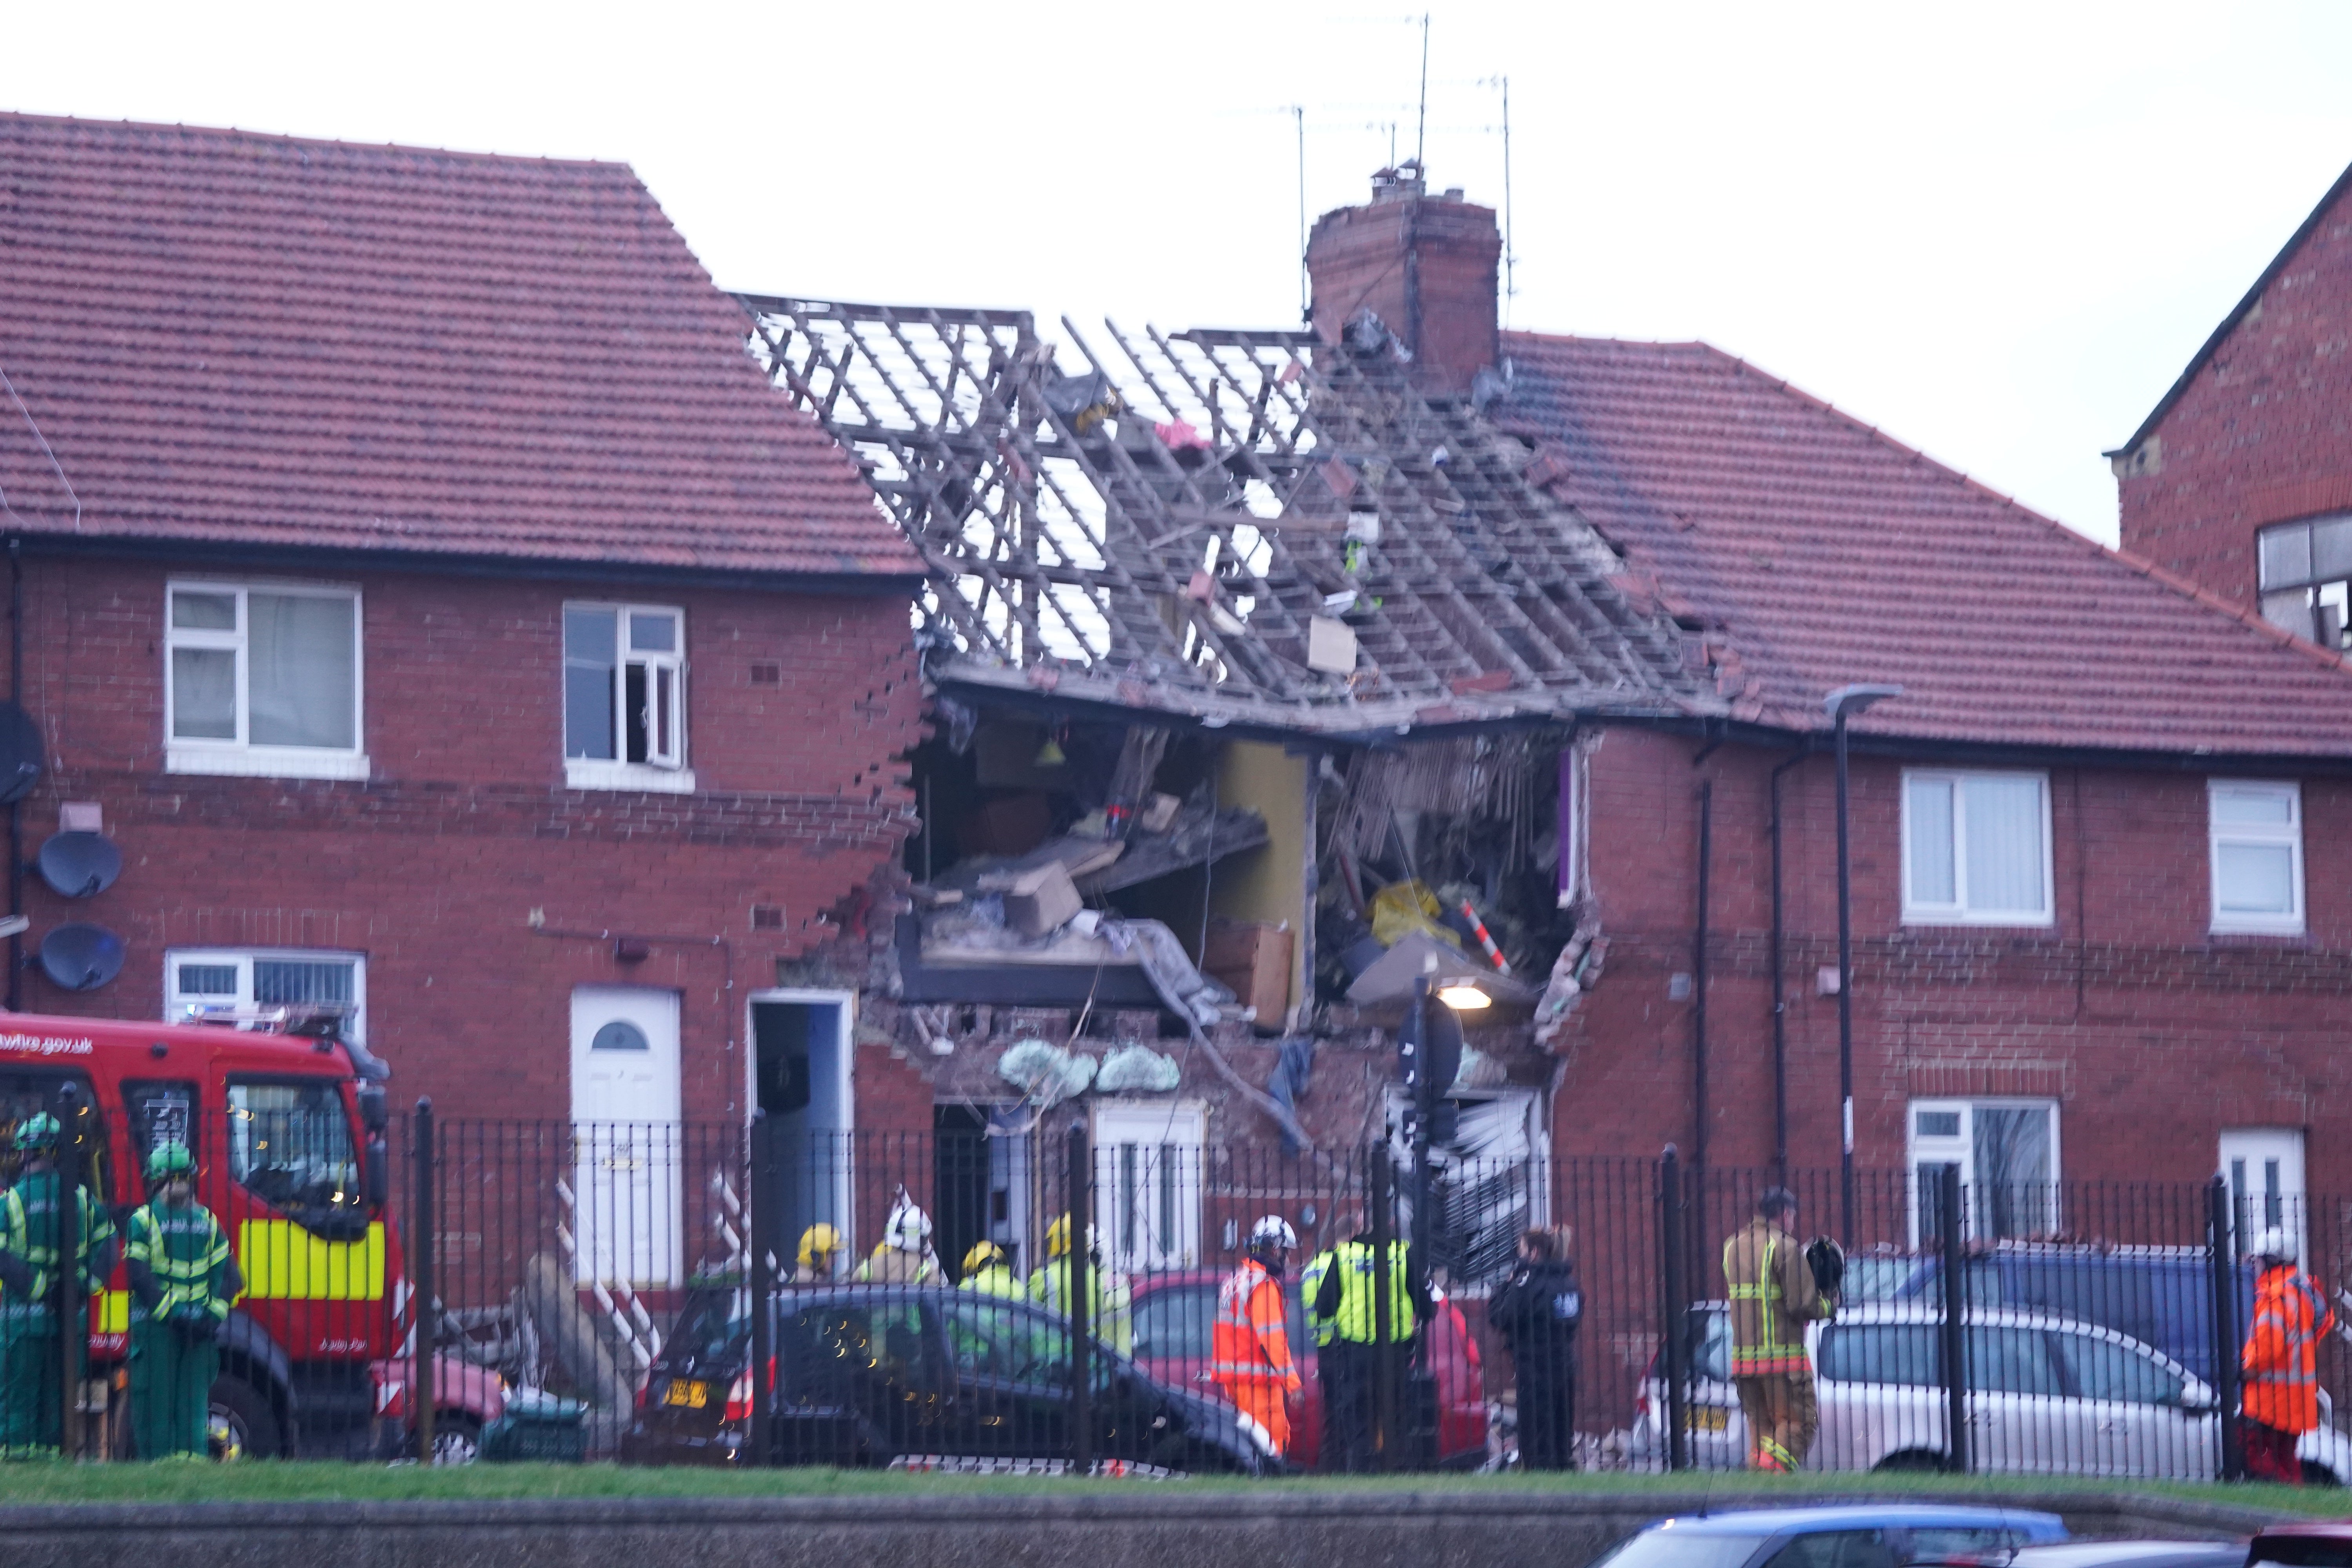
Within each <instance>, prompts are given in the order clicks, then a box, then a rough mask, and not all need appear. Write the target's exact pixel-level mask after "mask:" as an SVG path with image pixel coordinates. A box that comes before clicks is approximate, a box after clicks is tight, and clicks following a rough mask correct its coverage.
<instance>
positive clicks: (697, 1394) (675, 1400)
mask: <svg viewBox="0 0 2352 1568" xmlns="http://www.w3.org/2000/svg"><path fill="white" fill-rule="evenodd" d="M662 1403H663V1404H664V1405H681V1406H683V1407H685V1408H686V1409H688V1410H699V1409H701V1408H702V1407H703V1406H704V1405H709V1403H710V1385H709V1384H707V1383H698V1382H694V1381H690V1380H688V1379H686V1378H679V1379H677V1380H676V1381H675V1382H673V1383H672V1384H670V1385H669V1391H668V1392H667V1393H666V1394H663V1395H662Z"/></svg>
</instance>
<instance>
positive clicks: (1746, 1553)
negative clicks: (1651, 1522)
mask: <svg viewBox="0 0 2352 1568" xmlns="http://www.w3.org/2000/svg"><path fill="white" fill-rule="evenodd" d="M1770 1539H1771V1538H1770V1537H1769V1536H1767V1535H1761V1534H1758V1535H1718V1534H1717V1533H1715V1532H1714V1531H1697V1530H1676V1529H1675V1528H1674V1526H1672V1525H1661V1526H1657V1527H1655V1528H1653V1529H1650V1530H1645V1531H1642V1533H1641V1534H1639V1535H1636V1536H1634V1537H1633V1538H1632V1539H1631V1540H1629V1541H1624V1542H1620V1543H1619V1544H1618V1546H1617V1548H1616V1550H1614V1551H1612V1552H1608V1553H1606V1554H1605V1555H1603V1556H1601V1558H1599V1559H1597V1560H1596V1561H1595V1562H1594V1563H1593V1564H1592V1568H1601V1564H1603V1563H1606V1564H1607V1565H1608V1568H1744V1565H1745V1564H1746V1563H1747V1562H1748V1559H1749V1558H1751V1557H1753V1556H1755V1555H1756V1552H1757V1551H1758V1549H1759V1548H1760V1547H1761V1546H1762V1545H1763V1544H1764V1543H1765V1542H1767V1541H1769V1540H1770Z"/></svg>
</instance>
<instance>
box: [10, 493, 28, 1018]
mask: <svg viewBox="0 0 2352 1568" xmlns="http://www.w3.org/2000/svg"><path fill="white" fill-rule="evenodd" d="M8 700H9V701H11V702H14V703H16V704H17V705H18V706H19V707H22V706H23V704H24V700H25V563H24V560H23V557H22V556H21V554H20V553H19V552H18V549H17V540H16V536H15V535H13V534H11V535H10V536H9V539H8ZM8 912H9V913H10V914H11V915H21V914H23V913H24V912H25V803H24V802H23V801H22V800H12V801H10V802H9V803H8ZM24 1010H25V936H24V933H23V932H22V931H19V932H17V933H16V935H14V936H11V937H10V938H9V939H8V1011H10V1012H11V1013H21V1012H23V1011H24Z"/></svg>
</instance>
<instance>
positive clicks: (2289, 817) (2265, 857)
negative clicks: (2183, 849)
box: [2206, 779, 2303, 936]
mask: <svg viewBox="0 0 2352 1568" xmlns="http://www.w3.org/2000/svg"><path fill="white" fill-rule="evenodd" d="M2206 801H2207V813H2208V815H2207V837H2208V839H2209V841H2210V849H2211V854H2210V861H2209V863H2210V866H2211V868H2212V878H2211V881H2212V887H2213V929H2214V930H2215V931H2269V932H2274V933H2279V934H2284V935H2288V936H2299V935H2301V934H2302V933H2303V790H2302V787H2301V786H2300V785H2298V784H2292V783H2289V784H2272V783H2265V782H2256V781H2252V780H2241V779H2214V780H2213V781H2211V782H2210V784H2207V785H2206Z"/></svg>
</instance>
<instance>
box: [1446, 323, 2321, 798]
mask: <svg viewBox="0 0 2352 1568" xmlns="http://www.w3.org/2000/svg"><path fill="white" fill-rule="evenodd" d="M1503 352H1504V353H1505V354H1506V355H1507V356H1508V357H1509V359H1510V360H1511V362H1512V366H1513V370H1514V378H1513V382H1512V387H1511V391H1510V394H1509V395H1508V396H1507V398H1506V399H1504V400H1503V401H1502V402H1500V403H1498V404H1496V405H1495V406H1494V407H1493V408H1491V409H1490V410H1489V416H1490V417H1491V418H1493V419H1494V420H1495V421H1496V423H1498V424H1500V425H1501V426H1503V427H1504V428H1506V429H1507V430H1510V431H1512V432H1513V433H1514V434H1517V435H1518V436H1519V437H1522V438H1523V439H1526V440H1528V441H1531V442H1534V443H1535V444H1536V446H1537V454H1536V460H1535V463H1534V465H1533V467H1532V468H1530V470H1529V471H1530V477H1533V478H1538V479H1540V480H1541V481H1542V482H1543V483H1544V484H1545V485H1546V486H1547V488H1549V489H1550V491H1551V493H1552V494H1553V495H1554V496H1555V497H1557V498H1558V499H1559V500H1564V501H1566V502H1568V503H1569V504H1570V506H1571V507H1573V508H1574V509H1575V510H1576V512H1577V513H1578V515H1580V517H1582V518H1583V519H1584V520H1585V521H1588V522H1590V523H1591V524H1592V525H1593V526H1594V527H1596V528H1598V529H1599V530H1600V531H1601V533H1602V535H1603V536H1604V537H1606V538H1608V539H1609V540H1610V541H1611V542H1612V543H1614V544H1616V545H1617V547H1618V548H1619V549H1621V550H1622V551H1624V552H1626V554H1627V556H1628V558H1629V560H1630V561H1631V563H1633V565H1634V566H1635V567H1636V568H1637V569H1639V570H1640V571H1642V572H1643V573H1645V574H1647V575H1649V576H1650V577H1651V578H1653V579H1654V582H1655V584H1656V585H1657V591H1658V592H1659V593H1660V595H1662V597H1663V598H1664V601H1665V603H1666V604H1667V605H1668V607H1669V608H1672V609H1674V610H1675V611H1676V612H1677V613H1678V614H1680V615H1682V616H1685V617H1686V618H1687V619H1690V620H1695V621H1696V622H1697V623H1699V624H1700V625H1701V626H1703V627H1705V628H1706V636H1707V637H1708V639H1709V642H1710V645H1711V647H1712V649H1713V652H1714V656H1715V664H1716V675H1717V689H1718V691H1720V692H1721V693H1722V694H1723V695H1725V696H1727V697H1728V698H1730V699H1731V700H1732V701H1733V703H1734V711H1735V712H1736V713H1737V714H1738V715H1740V716H1743V717H1748V718H1753V719H1757V720H1759V721H1765V722H1771V723H1780V724H1793V725H1797V726H1801V727H1807V728H1815V727H1819V726H1820V725H1821V724H1822V717H1821V706H1820V704H1821V700H1822V696H1823V694H1825V693H1826V692H1828V691H1829V690H1830V689H1832V688H1835V687H1838V686H1842V685H1844V684H1847V683H1849V682H1857V681H1886V682H1894V683H1896V684H1899V685H1901V686H1903V687H1904V688H1905V689H1906V694H1905V696H1904V698H1903V699H1902V700H1900V701H1899V702H1890V703H1886V704H1884V705H1883V706H1881V707H1879V708H1877V709H1875V710H1873V711H1872V712H1870V713H1869V714H1868V715H1866V716H1865V717H1864V718H1862V719H1860V720H1857V721H1855V729H1856V731H1857V732H1865V731H1878V732H1880V733H1885V734H1901V735H1905V736H1909V737H1915V738H1922V739H1931V740H1948V741H1955V742H1985V743H1992V744H2011V745H2020V746H2064V747H2088V748H2097V749H2113V750H2119V751H2162V752H2215V753H2219V754H2224V755H2230V754H2235V755H2254V754H2263V753H2277V754H2293V755H2313V754H2336V755H2342V754H2346V753H2347V752H2352V679H2347V670H2346V668H2345V667H2344V666H2343V665H2342V663H2341V662H2340V661H2338V660H2337V659H2336V658H2334V657H2333V656H2331V655H2328V654H2326V653H2323V652H2322V651H2320V650H2319V649H2318V648H2316V647H2312V646H2311V645H2309V644H2306V643H2300V642H2296V641H2294V639H2292V638H2290V637H2287V636H2286V635H2285V634H2284V633H2283V632H2279V631H2277V630H2275V629H2273V628H2272V627H2269V626H2264V625H2263V624H2262V623H2261V622H2260V621H2258V620H2256V619H2254V618H2252V617H2250V616H2245V615H2243V614H2241V613H2240V612H2238V611H2236V610H2235V609H2233V608H2231V607H2230V606H2228V605H2223V604H2222V603H2221V601H2219V600H2217V599H2214V598H2212V597H2210V596H2209V595H2202V594H2200V593H2199V592H2198V591H2197V590H2196V589H2194V588H2192V587H2190V586H2189V584H2185V583H2182V582H2180V581H2179V580H2178V579H2176V578H2173V577H2170V576H2168V575H2167V574H2163V573H2161V572H2159V571H2158V569H2156V568H2155V567H2152V566H2150V565H2148V564H2147V563H2144V562H2141V561H2138V560H2137V559H2135V558H2133V557H2130V556H2126V555H2123V554H2120V553H2118V552H2115V551H2112V550H2108V549H2106V548H2105V547H2104V546H2101V545H2099V544H2096V543H2095V542H2092V541H2090V540H2087V539H2084V538H2083V537H2082V536H2080V535H2078V534H2075V533H2074V532H2072V531H2069V530H2067V529H2065V528H2063V527H2062V526H2060V525H2059V524H2058V523H2056V522H2053V521H2051V520H2049V519H2047V518H2044V517H2042V516H2040V515H2038V514H2036V513H2034V512H2032V511H2030V510H2026V509H2025V508H2023V507H2021V506H2019V505H2017V504H2016V503H2015V502H2013V501H2011V500H2006V499H2004V498H2002V497H2000V496H1999V495H1996V494H1994V493H1992V492H1991V491H1990V490H1988V489H1984V488H1982V487H1981V486H1979V485H1977V484H1974V483H1972V482H1970V481H1969V480H1968V479H1965V478H1963V477H1962V476H1960V475H1958V474H1956V473H1954V472H1953V471H1952V470H1950V469H1948V468H1944V467H1943V466H1942V465H1940V464H1938V463H1936V462H1934V461H1931V460H1930V459H1928V458H1926V457H1923V456H1922V455H1920V454H1919V453H1917V452H1916V451H1913V450H1911V449H1910V448H1908V447H1904V446H1901V445H1900V444H1898V443H1896V442H1895V441H1893V440H1890V439H1889V438H1887V437H1885V436H1883V435H1881V434H1880V433H1879V432H1878V431H1876V430H1874V429H1871V428H1869V427H1867V426H1864V425H1862V424H1861V423H1859V422H1858V421H1856V420H1854V419H1852V418H1850V417H1848V416H1845V415H1843V414H1841V413H1839V412H1838V411H1837V410H1836V409H1833V408H1832V407H1829V406H1828V405H1824V404H1822V403H1821V402H1818V401H1817V400H1815V399H1813V398H1811V397H1809V396H1807V395H1804V394H1803V393H1801V392H1799V391H1797V390H1795V389H1794V388H1792V387H1790V385H1789V384H1787V383H1785V382H1782V381H1780V380H1778V379H1776V378H1774V377H1773V376H1771V375H1769V374H1765V373H1763V372H1761V371H1759V370H1757V369H1756V368H1755V367H1753V366H1751V365H1748V364H1746V363H1742V362H1740V361H1739V360H1737V359H1734V358H1732V357H1731V356H1730V355H1728V354H1726V353H1720V352H1718V351H1717V350H1715V349H1712V348H1709V347H1707V346H1706V344H1704V343H1643V342H1614V341H1607V340H1598V339H1587V338H1573V337H1552V336H1546V335H1542V334H1538V333H1531V332H1514V333H1507V334H1506V335H1505V338H1504V347H1503Z"/></svg>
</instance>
